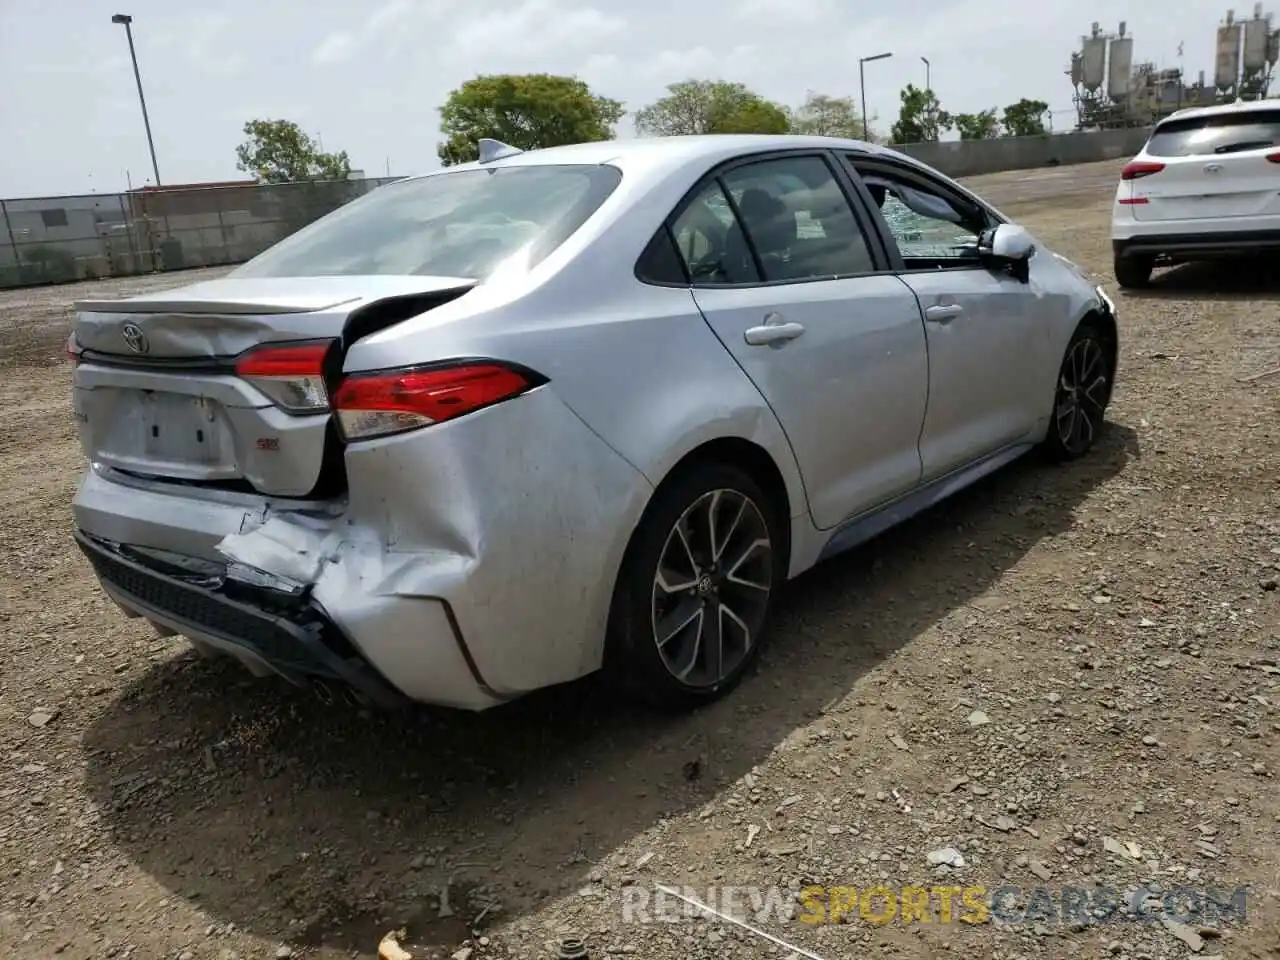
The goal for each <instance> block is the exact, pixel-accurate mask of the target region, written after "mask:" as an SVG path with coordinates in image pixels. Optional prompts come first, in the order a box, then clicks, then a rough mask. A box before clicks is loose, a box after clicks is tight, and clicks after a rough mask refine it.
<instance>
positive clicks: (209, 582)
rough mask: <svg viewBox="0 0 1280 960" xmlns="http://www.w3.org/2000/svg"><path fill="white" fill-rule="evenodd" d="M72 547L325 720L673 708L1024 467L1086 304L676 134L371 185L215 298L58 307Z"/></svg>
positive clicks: (929, 224) (1102, 373)
mask: <svg viewBox="0 0 1280 960" xmlns="http://www.w3.org/2000/svg"><path fill="white" fill-rule="evenodd" d="M77 310H78V316H77V321H76V323H75V326H74V332H73V335H72V338H71V342H70V343H69V352H70V355H71V360H72V362H73V363H74V364H75V386H74V399H75V414H76V418H77V421H78V424H79V430H80V436H81V440H82V444H83V448H84V452H85V454H86V456H87V458H88V460H89V465H88V469H87V470H86V473H85V475H84V479H83V482H82V483H81V486H80V489H79V491H78V494H77V496H76V498H75V504H74V512H75V523H76V530H75V534H74V535H75V537H76V539H77V541H78V543H79V545H80V547H81V548H82V549H83V551H84V553H85V554H86V555H87V556H88V558H89V560H90V562H91V563H92V564H93V566H94V569H95V571H96V573H97V575H98V578H99V580H100V582H101V585H102V588H103V589H104V590H105V591H106V592H107V593H108V594H109V595H110V596H111V598H112V599H114V600H115V601H116V603H117V604H118V606H119V607H120V608H121V610H122V611H123V612H124V614H125V615H127V616H132V617H142V618H145V619H146V620H147V621H149V622H150V623H151V624H153V625H154V627H155V629H156V630H158V631H159V632H160V633H162V634H165V635H173V634H181V635H183V636H185V637H187V638H188V639H189V640H190V642H191V643H192V644H193V645H194V646H195V647H196V648H197V649H199V650H200V651H202V652H204V653H207V654H209V655H229V656H232V657H235V658H237V659H238V660H239V661H241V662H242V663H243V664H245V665H246V666H247V667H248V668H249V669H251V670H253V671H254V672H255V673H258V674H260V675H266V674H271V673H274V674H278V675H280V676H283V677H284V678H286V679H287V680H289V681H292V682H295V683H299V684H308V685H315V686H316V687H317V689H319V690H321V691H322V692H324V693H325V694H326V695H332V694H333V692H334V691H342V692H345V693H347V694H349V695H351V696H352V697H353V698H355V699H360V700H364V701H374V702H377V703H379V704H385V705H389V706H390V705H395V704H402V703H406V702H413V701H417V702H424V703H434V704H442V705H449V706H454V707H459V708H463V709H471V710H482V709H485V708H487V707H490V706H493V705H495V704H498V703H501V702H503V701H506V700H510V699H512V698H514V697H518V696H520V695H522V694H525V693H527V692H529V691H532V690H536V689H538V688H541V687H546V686H549V685H552V684H557V683H561V682H564V681H569V680H573V679H575V678H577V677H581V676H584V675H586V674H589V673H592V672H594V671H596V670H599V669H601V668H604V669H605V671H606V672H607V673H608V674H609V675H610V676H611V677H612V678H613V679H614V680H616V681H617V682H618V683H619V684H621V685H622V686H624V687H625V688H626V689H627V690H629V691H631V692H633V693H635V694H637V695H639V696H642V697H644V698H647V699H648V700H651V701H654V702H657V703H660V704H664V705H675V706H693V705H697V704H700V703H704V702H707V701H709V700H712V699H714V698H716V697H718V696H720V695H722V694H724V693H725V692H726V691H728V690H729V689H731V688H732V687H733V686H734V684H735V683H736V682H737V681H738V680H739V679H740V678H741V677H742V676H743V675H744V673H745V672H746V671H747V670H748V669H749V668H750V667H751V665H752V663H753V661H754V660H755V659H756V657H757V655H758V654H759V652H760V647H761V642H762V640H763V638H764V636H765V631H766V628H767V626H768V623H769V618H770V611H771V607H772V606H773V603H774V601H775V599H776V597H777V595H778V593H779V591H780V589H781V588H782V586H783V584H784V583H785V581H786V580H787V579H788V578H791V577H794V576H796V575H797V574H799V573H801V572H802V571H804V570H806V569H807V568H809V567H811V566H813V565H814V564H815V563H817V562H819V561H820V560H822V559H824V558H826V557H829V556H831V555H832V554H834V553H838V552H840V551H842V550H847V549H848V548H850V547H853V546H855V545H856V544H859V543H861V542H863V541H865V540H867V539H868V538H870V537H872V536H875V535H876V534H878V533H879V532H881V531H883V530H885V529H886V528H888V527H890V526H892V525H894V524H895V523H898V522H899V521H901V520H903V519H904V518H906V517H908V516H910V515H912V514H914V513H917V512H919V511H920V510H923V509H925V508H927V507H929V506H930V505H931V504H934V503H936V502H937V501H939V500H941V499H942V498H944V497H946V496H948V495H950V494H951V493H953V492H955V491H957V490H959V489H961V488H962V487H965V486H966V485H968V484H970V483H972V482H974V481H975V480H977V479H978V478H980V477H982V476H984V475H985V474H988V473H990V472H992V471H993V470H996V469H998V468H1000V467H1001V466H1003V465H1005V464H1008V463H1009V462H1010V461H1012V460H1014V459H1015V458H1017V457H1020V456H1022V455H1023V454H1025V453H1027V452H1028V451H1031V450H1033V449H1036V448H1040V449H1041V450H1042V451H1044V452H1046V453H1047V454H1049V455H1051V456H1052V457H1055V458H1057V459H1060V460H1070V459H1073V458H1076V457H1079V456H1081V455H1083V454H1084V453H1086V452H1087V451H1088V450H1089V448H1090V447H1091V445H1092V444H1093V443H1094V441H1095V438H1096V437H1097V436H1098V435H1099V431H1100V428H1101V426H1102V420H1103V415H1104V411H1105V410H1106V408H1107V405H1108V402H1109V400H1110V397H1111V393H1112V387H1113V382H1114V377H1115V369H1116V352H1117V329H1116V315H1115V309H1114V306H1113V304H1112V303H1111V301H1110V300H1109V299H1108V298H1107V296H1106V294H1105V293H1103V291H1102V290H1101V289H1100V288H1097V287H1095V286H1094V284H1092V283H1091V282H1089V281H1088V280H1087V279H1086V278H1085V277H1084V276H1083V275H1082V274H1081V273H1080V271H1079V270H1077V269H1076V268H1075V267H1074V266H1072V265H1071V264H1070V263H1069V262H1068V261H1066V260H1064V259H1062V258H1061V257H1059V256H1057V255H1056V254H1053V253H1051V252H1050V251H1048V250H1046V249H1044V248H1043V247H1041V246H1040V245H1039V244H1038V243H1037V242H1036V241H1035V240H1034V239H1033V238H1032V237H1031V236H1030V235H1029V234H1028V233H1027V232H1026V231H1025V230H1023V229H1022V228H1021V227H1019V226H1017V225H1015V224H1013V223H1011V222H1010V221H1009V220H1008V219H1006V218H1005V217H1004V216H1002V215H1001V214H1000V213H999V212H998V211H996V210H994V209H992V208H991V207H990V206H988V205H987V204H986V203H984V202H983V201H982V200H981V199H979V198H978V197H976V196H974V195H973V194H972V193H970V192H969V191H967V190H966V189H964V188H963V187H961V186H959V185H958V184H956V183H955V182H953V181H951V180H949V179H947V178H946V177H944V176H942V175H940V174H939V173H937V172H936V171H934V170H931V169H929V168H928V167H926V166H923V165H921V164H920V163H917V162H915V161H914V160H911V159H910V158H908V157H905V156H903V155H901V154H898V153H895V152H893V151H891V150H887V149H884V148H881V147H878V146H873V145H869V144H865V143H860V142H856V141H843V140H832V139H826V138H809V137H746V136H719V137H681V138H671V139H658V140H632V141H611V142H605V143H591V144H582V145H578V146H572V147H561V148H556V149H549V150H541V151H534V152H528V153H521V152H520V151H518V150H514V149H512V148H509V147H505V146H504V145H502V144H498V143H495V142H493V141H485V142H483V143H482V144H481V159H480V160H479V161H478V162H476V163H471V164H466V165H462V166H458V167H453V168H450V169H447V170H442V171H439V172H436V173H432V174H429V175H426V176H422V177H416V178H412V179H408V180H403V181H400V182H398V183H395V184H392V185H390V186H386V187H382V188H380V189H378V190H376V191H374V192H372V193H370V194H369V195H367V196H366V197H364V198H362V199H360V200H357V201H355V202H354V203H351V204H349V205H347V206H345V207H343V208H341V209H339V210H337V211H336V212H334V213H332V214H330V215H329V216H327V217H324V218H323V219H321V220H319V221H317V222H316V223H314V224H312V225H310V226H309V227H307V228H305V229H303V230H301V231H300V232H298V233H296V234H294V235H293V236H291V237H289V238H287V239H286V240H284V241H282V242H281V243H279V244H277V245H276V246H274V247H272V248H270V249H268V250H267V251H265V252H264V253H262V254H261V255H260V256H258V257H257V258H256V259H254V260H252V261H250V262H249V263H247V264H245V265H243V266H241V267H240V268H238V269H237V270H235V271H233V272H232V273H230V274H229V275H227V276H226V277H224V278H222V279H218V280H214V281H211V282H206V283H200V284H195V285H193V286H188V287H184V288H181V289H177V290H173V291H167V292H163V293H158V294H149V295H146V296H142V297H136V298H133V299H128V300H119V301H94V302H84V303H79V304H77Z"/></svg>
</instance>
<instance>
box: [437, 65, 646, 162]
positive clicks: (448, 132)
mask: <svg viewBox="0 0 1280 960" xmlns="http://www.w3.org/2000/svg"><path fill="white" fill-rule="evenodd" d="M625 112H626V111H625V110H624V109H623V106H622V104H621V103H620V102H619V101H617V100H610V99H609V98H608V97H601V96H597V95H596V94H594V93H592V92H591V88H590V87H588V86H587V85H586V83H584V82H583V81H581V80H579V79H578V78H577V77H562V76H556V75H554V74H549V73H523V74H521V73H505V74H490V75H486V76H479V77H475V78H474V79H472V80H468V81H467V82H466V83H464V84H463V85H462V86H460V87H458V89H457V90H454V91H453V92H452V93H450V94H449V97H448V99H447V100H445V102H444V106H442V107H441V108H440V131H441V132H442V133H443V134H444V136H445V140H444V142H443V143H441V144H440V145H439V147H438V148H437V151H436V152H437V153H438V154H439V156H440V162H441V163H442V164H444V165H445V166H446V167H448V166H452V165H453V164H456V163H468V162H470V161H472V160H475V159H477V157H478V156H479V141H480V140H481V139H483V138H485V137H489V138H492V139H494V140H501V141H502V142H503V143H507V144H510V145H511V146H513V147H519V148H520V149H521V150H538V149H541V148H543V147H559V146H564V145H566V144H571V143H588V142H591V141H595V140H612V139H613V136H614V125H615V124H617V122H618V121H619V120H621V119H622V115H623V113H625Z"/></svg>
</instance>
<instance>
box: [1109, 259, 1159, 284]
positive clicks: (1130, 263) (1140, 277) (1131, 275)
mask: <svg viewBox="0 0 1280 960" xmlns="http://www.w3.org/2000/svg"><path fill="white" fill-rule="evenodd" d="M1155 266H1156V262H1155V260H1154V259H1153V258H1152V257H1116V258H1115V261H1114V263H1113V264H1112V272H1113V273H1114V274H1115V277H1116V283H1118V284H1120V286H1121V287H1124V288H1127V289H1130V290H1136V289H1140V288H1142V287H1145V286H1147V285H1148V284H1150V283H1151V271H1152V270H1154V269H1155Z"/></svg>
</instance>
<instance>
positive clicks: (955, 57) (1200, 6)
mask: <svg viewBox="0 0 1280 960" xmlns="http://www.w3.org/2000/svg"><path fill="white" fill-rule="evenodd" d="M111 2H115V0H111ZM1228 5H1229V4H1228V0H1212V2H1211V0H1181V2H1180V3H1176V4H1157V3H1155V2H1154V0H1024V2H1021V3H1000V4H993V3H991V2H990V0H860V2H858V3H852V2H850V0H704V2H702V3H700V4H691V3H688V2H687V0H684V2H678V0H646V2H644V3H643V4H622V3H619V2H617V0H471V2H469V3H457V2H449V3H446V2H443V0H309V2H306V3H304V2H302V0H287V2H286V0H221V2H220V3H219V4H217V5H214V4H208V5H200V4H194V3H175V2H173V0H119V6H118V8H116V7H110V3H102V2H101V0H55V2H41V0H0V132H2V134H3V136H2V137H0V142H3V145H4V149H3V150H2V151H0V196H7V197H15V196H36V195H48V194H57V193H79V192H85V193H87V192H90V191H93V190H96V191H99V192H108V191H115V190H120V189H123V188H124V187H125V183H126V171H128V174H129V176H130V177H131V178H132V182H133V184H134V185H135V186H138V185H140V184H142V183H144V182H147V181H148V180H149V178H150V160H149V157H148V154H147V145H146V137H145V134H144V131H143V125H142V116H141V111H140V109H139V106H138V98H137V92H136V87H135V85H134V80H133V73H132V70H131V68H130V65H129V57H128V47H127V44H126V40H125V35H124V28H123V27H120V26H116V25H114V24H112V23H111V14H112V13H115V12H119V13H127V14H130V15H132V16H133V18H134V24H133V27H134V41H135V43H136V45H137V50H138V59H139V65H140V67H141V70H142V79H143V83H144V85H145V91H146V95H147V105H148V109H149V111H150V114H151V124H152V131H153V133H154V136H155V142H156V153H157V156H158V160H159V165H160V175H161V177H162V178H163V180H164V182H166V183H179V182H195V181H201V180H221V179H233V178H238V177H240V176H242V174H240V173H238V172H237V170H236V168H235V147H236V145H237V144H238V143H239V142H240V141H241V140H242V139H243V137H242V136H241V132H240V130H241V127H242V126H243V124H244V122H245V121H246V120H248V119H251V118H269V119H276V118H287V119H291V120H296V121H297V122H298V123H300V124H301V125H302V126H303V127H304V128H305V129H306V130H308V131H309V132H311V133H312V134H318V135H319V136H320V138H321V140H322V141H323V144H324V146H325V148H326V149H344V150H346V151H347V152H348V153H349V154H350V155H351V158H352V162H353V165H354V166H355V167H357V168H358V169H363V170H365V171H366V172H367V173H368V174H369V175H371V176H373V175H381V174H383V173H384V172H385V169H386V167H387V164H388V162H389V163H390V167H391V171H392V172H393V173H394V174H397V175H403V174H408V173H416V172H421V171H425V170H430V169H432V168H434V167H435V166H436V165H437V162H436V154H435V146H436V142H437V140H438V139H439V130H438V116H439V115H438V113H437V110H436V108H437V107H438V106H439V105H440V103H441V102H442V101H443V100H444V98H445V96H446V95H447V94H448V92H449V90H450V89H452V88H454V87H456V86H457V85H458V84H459V83H461V82H463V81H464V80H466V79H468V78H469V77H472V76H474V75H475V74H477V73H495V72H521V73H523V72H531V71H547V72H554V73H570V74H576V75H578V76H580V77H582V78H583V79H584V80H586V81H588V82H589V83H590V84H591V85H592V86H593V87H594V88H595V89H596V90H597V91H598V92H600V93H603V94H606V95H608V96H612V97H615V98H617V99H620V100H623V101H624V102H625V103H626V104H627V106H628V108H629V109H633V110H634V109H636V108H638V107H640V106H643V105H644V104H646V103H649V102H651V101H652V100H654V99H656V98H657V97H659V96H661V95H662V92H663V87H664V86H665V85H666V84H667V83H671V82H673V81H676V80H681V79H685V78H688V77H711V78H720V79H726V80H736V81H741V82H743V83H746V84H747V85H748V86H750V87H752V88H754V89H755V90H756V91H758V92H759V93H761V94H763V95H765V96H767V97H770V98H772V99H775V100H778V101H782V102H786V103H798V102H799V101H800V100H802V99H803V97H804V94H805V91H806V90H808V89H813V90H818V91H821V92H824V93H830V94H835V95H852V96H855V97H856V96H857V94H858V62H857V61H858V58H859V57H863V56H869V55H872V54H876V53H881V52H885V51H890V52H892V53H893V54H894V57H893V58H892V59H890V60H886V61H881V62H878V63H874V64H869V65H868V66H867V101H868V107H869V112H870V113H871V114H872V115H873V116H874V115H876V114H879V116H880V117H882V118H884V119H885V121H886V123H885V125H886V126H887V123H888V122H889V121H891V120H892V119H893V118H894V117H896V115H897V102H898V90H899V89H900V88H901V87H902V86H903V85H904V84H906V83H915V84H917V85H923V81H924V73H925V68H924V65H923V64H922V63H921V62H920V58H921V57H922V56H923V57H928V58H929V60H930V61H931V62H932V71H933V74H932V75H933V87H934V89H935V90H936V91H937V93H938V95H939V97H940V99H941V100H942V103H943V106H944V107H946V108H948V109H950V110H952V111H953V112H954V111H976V110H981V109H983V108H985V107H990V106H998V107H1003V106H1004V105H1006V104H1008V103H1010V102H1013V101H1015V100H1017V99H1019V98H1021V97H1024V96H1026V97H1034V98H1039V99H1042V100H1046V101H1048V102H1049V104H1050V105H1051V106H1052V107H1053V108H1054V109H1055V110H1062V111H1064V112H1062V113H1058V114H1057V115H1056V116H1055V122H1056V124H1057V125H1058V126H1059V127H1060V128H1062V127H1069V126H1070V125H1071V123H1072V122H1073V117H1072V115H1071V113H1070V107H1071V86H1070V83H1069V82H1068V80H1067V78H1066V77H1065V76H1064V71H1065V70H1066V68H1067V66H1068V64H1069V62H1070V54H1071V52H1072V50H1074V49H1077V47H1078V45H1079V40H1080V35H1081V34H1083V33H1086V32H1087V31H1088V30H1089V25H1090V23H1091V22H1092V21H1094V20H1098V21H1101V23H1102V26H1103V27H1104V28H1106V29H1111V30H1114V29H1115V28H1116V27H1117V25H1118V22H1119V21H1120V20H1126V21H1128V26H1129V32H1130V33H1131V34H1133V35H1134V36H1135V38H1136V41H1135V47H1136V49H1135V57H1136V59H1138V60H1154V61H1157V62H1158V63H1161V64H1162V65H1165V66H1173V65H1176V64H1177V60H1176V50H1177V47H1178V44H1179V43H1185V57H1184V60H1183V66H1184V67H1185V69H1186V70H1187V71H1188V73H1189V74H1192V73H1194V72H1195V71H1197V70H1201V69H1203V70H1206V71H1209V72H1210V73H1212V66H1213V47H1214V29H1215V27H1216V26H1217V24H1218V22H1219V21H1220V19H1221V17H1222V16H1223V15H1224V14H1225V12H1226V9H1227V6H1228ZM1250 9H1251V5H1248V4H1242V5H1240V9H1238V10H1237V16H1244V15H1247V14H1248V13H1249V11H1250ZM629 130H630V119H629V118H628V119H626V120H624V121H623V133H624V135H626V134H627V133H628V132H629Z"/></svg>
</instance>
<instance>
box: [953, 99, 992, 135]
mask: <svg viewBox="0 0 1280 960" xmlns="http://www.w3.org/2000/svg"><path fill="white" fill-rule="evenodd" d="M954 122H955V126H956V129H957V130H959V131H960V139H961V140H990V139H992V138H994V137H998V136H1000V121H998V120H997V119H996V109H995V107H992V108H991V109H990V110H983V111H982V112H981V113H957V114H956V115H955V117H954Z"/></svg>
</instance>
